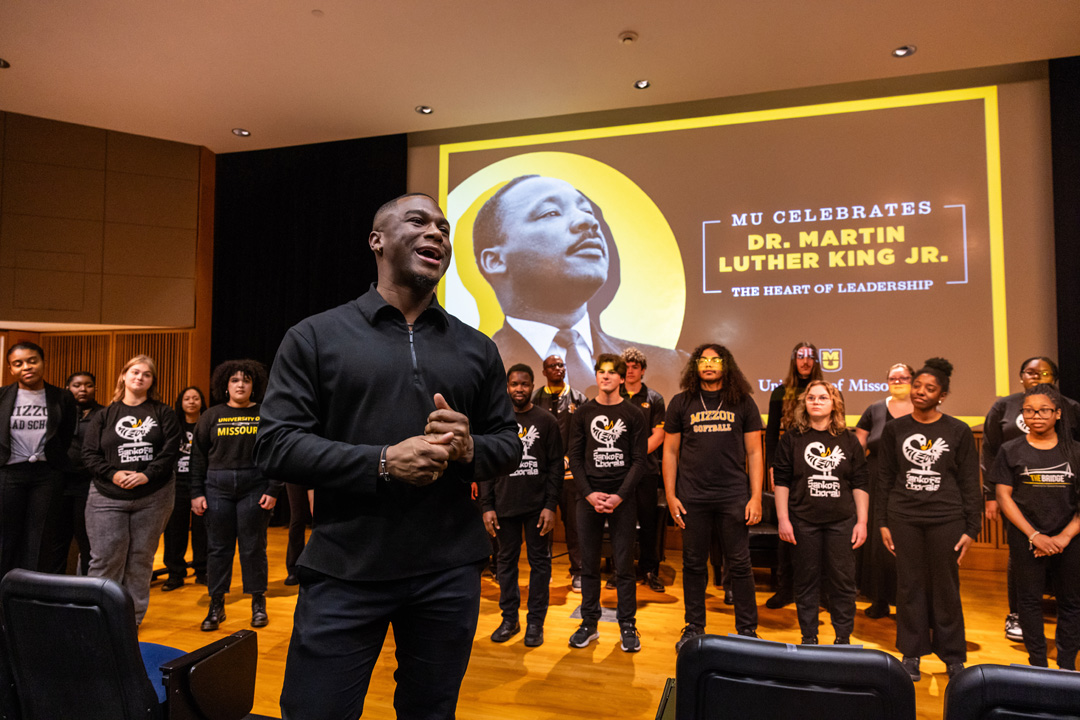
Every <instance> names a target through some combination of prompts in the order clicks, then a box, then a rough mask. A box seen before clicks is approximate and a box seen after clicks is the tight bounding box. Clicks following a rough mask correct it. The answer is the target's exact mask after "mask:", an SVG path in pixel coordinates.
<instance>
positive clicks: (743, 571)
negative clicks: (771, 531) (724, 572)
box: [681, 498, 758, 632]
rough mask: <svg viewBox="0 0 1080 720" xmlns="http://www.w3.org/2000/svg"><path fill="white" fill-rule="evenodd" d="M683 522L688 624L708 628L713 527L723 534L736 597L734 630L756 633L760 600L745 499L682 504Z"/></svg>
mask: <svg viewBox="0 0 1080 720" xmlns="http://www.w3.org/2000/svg"><path fill="white" fill-rule="evenodd" d="M681 502H682V504H683V508H685V510H686V514H685V515H683V518H682V519H683V522H684V523H686V529H685V530H683V601H684V603H685V604H686V622H687V624H693V625H697V626H699V627H702V628H704V627H705V587H706V585H707V584H708V581H709V572H708V567H709V545H710V540H711V538H712V529H713V525H716V526H717V527H718V528H719V531H720V545H721V547H722V548H723V552H724V565H725V566H726V567H727V568H728V575H729V577H730V578H731V593H732V595H734V598H735V629H736V630H737V631H738V632H753V631H756V630H757V622H758V615H757V597H756V596H755V594H754V571H753V568H752V567H751V566H750V530H749V528H748V527H747V525H746V502H747V499H746V498H742V499H737V500H732V501H729V502H723V503H690V502H687V501H685V500H682V501H681Z"/></svg>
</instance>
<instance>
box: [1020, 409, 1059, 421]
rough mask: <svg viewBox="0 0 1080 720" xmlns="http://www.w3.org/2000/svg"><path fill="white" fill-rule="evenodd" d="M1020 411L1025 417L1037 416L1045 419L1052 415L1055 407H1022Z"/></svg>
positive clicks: (1055, 410)
mask: <svg viewBox="0 0 1080 720" xmlns="http://www.w3.org/2000/svg"><path fill="white" fill-rule="evenodd" d="M1020 412H1021V413H1023V415H1024V417H1026V418H1033V417H1039V418H1042V419H1043V420H1046V419H1048V418H1051V417H1053V416H1054V413H1056V412H1057V408H1048V407H1044V408H1039V409H1038V410H1036V409H1035V408H1023V409H1022V410H1021V411H1020Z"/></svg>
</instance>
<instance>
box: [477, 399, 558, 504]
mask: <svg viewBox="0 0 1080 720" xmlns="http://www.w3.org/2000/svg"><path fill="white" fill-rule="evenodd" d="M514 418H515V419H516V420H517V424H518V437H519V438H521V448H522V455H521V463H520V464H519V465H518V468H517V470H515V471H514V472H512V473H510V474H509V475H503V476H501V477H497V478H495V480H493V481H489V482H485V483H483V485H482V486H481V493H480V503H481V505H482V506H483V508H484V511H485V512H487V511H488V510H494V511H495V513H496V514H497V515H498V516H499V517H515V516H517V515H531V514H533V513H538V512H540V511H541V510H544V509H547V510H554V509H555V506H556V505H558V504H559V498H560V497H561V496H562V484H563V448H562V430H561V429H560V428H559V421H558V420H556V419H555V416H554V415H553V414H552V413H551V412H550V411H548V410H545V409H544V408H542V407H538V406H536V405H533V406H532V407H531V408H529V409H528V410H526V411H525V412H518V411H517V410H516V409H515V410H514Z"/></svg>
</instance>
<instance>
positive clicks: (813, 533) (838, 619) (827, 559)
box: [781, 516, 855, 638]
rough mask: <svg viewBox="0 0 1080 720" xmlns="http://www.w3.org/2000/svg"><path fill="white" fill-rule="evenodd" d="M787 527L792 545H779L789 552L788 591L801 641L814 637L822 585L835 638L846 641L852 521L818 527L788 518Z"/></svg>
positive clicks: (850, 617) (851, 598)
mask: <svg viewBox="0 0 1080 720" xmlns="http://www.w3.org/2000/svg"><path fill="white" fill-rule="evenodd" d="M791 525H792V527H793V528H794V530H795V543H796V544H795V545H789V544H788V543H781V544H782V545H788V547H790V548H791V554H792V566H793V568H794V571H795V574H794V578H793V585H792V587H793V589H794V592H795V607H796V609H797V612H798V616H799V629H800V630H802V634H803V637H817V634H818V608H819V606H820V599H821V583H822V581H824V583H825V590H826V592H827V593H828V596H829V615H830V616H832V624H833V629H834V630H835V631H836V637H838V638H839V637H844V638H846V637H849V636H850V635H851V631H852V630H854V629H855V551H854V550H852V549H851V533H852V530H853V529H854V527H855V518H853V517H852V518H848V519H846V520H840V521H838V522H834V523H821V524H818V523H808V522H803V521H802V520H799V518H797V517H795V516H792V517H791Z"/></svg>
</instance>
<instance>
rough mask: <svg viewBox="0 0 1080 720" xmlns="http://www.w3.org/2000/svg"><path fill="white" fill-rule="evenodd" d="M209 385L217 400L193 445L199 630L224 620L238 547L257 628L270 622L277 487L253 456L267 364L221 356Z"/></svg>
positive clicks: (200, 424)
mask: <svg viewBox="0 0 1080 720" xmlns="http://www.w3.org/2000/svg"><path fill="white" fill-rule="evenodd" d="M210 388H211V394H212V396H213V398H215V399H217V400H218V401H219V402H221V404H219V405H215V406H214V407H212V408H210V409H209V410H207V411H206V412H205V413H203V414H202V417H200V418H199V422H198V424H197V425H196V426H195V438H194V442H193V443H192V448H191V510H192V512H194V513H195V514H196V515H203V514H205V515H206V532H207V562H206V574H207V582H208V584H209V588H208V590H209V593H210V609H209V611H208V612H207V614H206V619H205V620H203V623H202V629H203V630H204V631H206V632H210V631H212V630H217V629H218V627H219V626H220V625H221V623H222V622H224V621H225V594H226V593H227V592H228V591H229V586H230V585H231V584H232V566H233V555H234V552H235V550H236V547H237V545H239V546H240V571H241V573H242V575H243V579H244V592H245V593H247V594H250V595H251V626H252V627H263V626H264V625H266V624H267V623H268V622H269V618H268V617H267V614H266V576H267V573H268V569H267V561H266V528H267V526H268V525H269V523H270V514H271V511H272V510H273V509H274V505H275V504H276V503H277V497H278V494H279V493H280V492H281V487H282V483H281V482H279V481H275V480H269V479H267V478H266V477H265V476H264V475H263V474H262V473H261V472H260V471H259V469H258V468H257V467H256V466H255V457H254V454H253V450H254V449H255V436H256V433H257V432H258V429H259V401H260V400H261V399H262V395H263V392H264V391H265V390H266V368H265V367H264V366H263V364H262V363H260V362H256V361H255V360H227V361H225V362H223V363H221V364H220V365H218V366H217V367H216V368H214V373H213V375H212V376H211V378H210Z"/></svg>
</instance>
